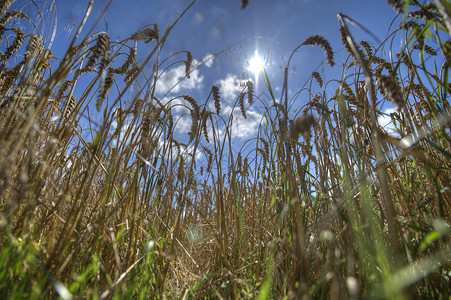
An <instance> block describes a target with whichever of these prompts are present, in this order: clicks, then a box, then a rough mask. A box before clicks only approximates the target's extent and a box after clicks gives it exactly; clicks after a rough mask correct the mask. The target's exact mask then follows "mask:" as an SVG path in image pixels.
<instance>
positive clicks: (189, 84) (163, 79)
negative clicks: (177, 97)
mask: <svg viewBox="0 0 451 300" xmlns="http://www.w3.org/2000/svg"><path fill="white" fill-rule="evenodd" d="M185 75H186V73H185V65H180V66H178V67H175V68H173V69H169V70H166V71H165V72H164V73H163V74H161V76H160V78H159V79H158V80H157V83H156V86H155V91H156V92H157V94H165V93H167V92H168V91H171V93H178V92H179V91H186V90H193V89H199V88H202V86H203V85H202V83H203V81H204V76H203V75H200V74H199V70H198V69H197V70H193V71H191V73H190V78H185Z"/></svg>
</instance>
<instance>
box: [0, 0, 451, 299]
mask: <svg viewBox="0 0 451 300" xmlns="http://www.w3.org/2000/svg"><path fill="white" fill-rule="evenodd" d="M13 2H14V1H3V2H2V3H1V5H2V6H1V7H0V11H1V12H2V15H1V19H0V31H1V32H0V34H1V35H0V38H1V39H2V40H1V42H2V47H4V49H5V51H4V53H2V54H1V57H0V82H1V84H0V101H1V102H0V202H1V203H0V260H1V266H2V268H1V271H0V294H1V295H2V296H4V297H10V298H56V297H58V296H60V297H62V298H64V299H71V298H72V297H76V298H95V299H99V298H100V299H110V298H126V299H130V298H139V299H146V298H163V297H168V298H169V297H170V298H184V299H187V298H203V297H205V298H256V297H259V298H260V299H267V298H288V299H298V298H302V297H305V298H306V299H307V298H317V299H323V298H332V299H359V298H394V299H401V298H404V299H410V298H431V299H448V298H449V297H451V288H450V286H451V284H450V276H451V273H450V257H451V244H450V233H451V228H450V222H451V216H450V212H451V194H450V193H451V192H450V182H451V180H450V168H451V164H450V161H451V160H450V158H451V144H450V142H451V138H450V127H449V125H450V106H449V103H448V97H449V96H448V95H449V66H450V57H451V46H450V45H451V44H450V41H449V34H450V33H451V32H450V29H451V27H450V25H449V24H451V23H450V17H449V16H450V13H451V12H450V11H449V8H448V6H447V2H445V1H436V2H431V3H425V4H421V3H419V2H417V1H410V5H404V4H403V3H401V2H398V1H389V2H394V3H391V4H392V5H394V7H395V8H396V9H398V10H399V12H400V13H401V14H404V15H403V17H402V16H400V17H398V18H397V19H396V20H395V23H396V22H398V24H397V26H398V27H393V28H392V32H391V34H390V35H389V36H388V38H387V39H386V40H384V41H383V42H381V43H380V44H379V45H374V44H371V43H369V42H367V41H356V40H355V39H354V38H353V36H352V31H353V27H352V26H351V25H350V24H353V23H352V22H351V21H352V20H351V19H350V17H348V16H344V15H339V22H340V25H341V30H340V33H337V34H341V37H342V40H343V44H344V48H345V49H346V50H347V51H348V53H349V56H348V58H347V59H346V61H345V62H344V63H343V69H342V76H341V78H337V79H328V80H326V79H325V78H322V76H321V75H320V74H319V73H318V72H314V73H312V76H311V78H310V80H309V83H310V84H308V85H306V86H308V88H303V89H302V90H299V91H298V92H297V93H296V94H295V96H293V97H292V98H289V97H288V84H289V81H288V74H289V72H288V68H289V65H288V64H287V68H286V72H285V82H284V90H283V93H282V96H281V98H280V100H279V99H277V98H276V95H274V93H273V90H272V87H271V82H270V80H269V77H268V75H267V74H266V73H264V74H263V75H264V78H265V83H266V86H267V88H268V90H269V92H270V95H271V96H270V97H271V98H272V99H260V98H259V97H258V96H257V95H255V94H254V93H253V85H252V82H248V83H247V84H246V85H245V86H244V87H243V90H242V93H241V94H240V96H239V97H238V98H237V102H236V107H237V109H238V107H239V109H240V110H241V113H242V114H243V116H244V117H246V105H244V104H245V103H244V102H245V101H248V102H249V103H250V104H252V103H253V102H254V101H258V102H260V103H261V104H262V105H263V106H264V107H265V123H264V124H266V126H262V127H261V130H260V131H259V133H258V135H257V136H256V137H255V138H254V139H252V140H250V141H249V144H252V143H254V145H255V147H254V148H253V149H252V150H249V151H247V152H244V151H243V150H241V151H239V152H238V153H236V152H235V153H234V152H233V151H231V150H232V148H233V147H232V138H233V136H231V132H230V128H231V126H232V123H233V122H234V120H233V118H231V117H230V118H228V119H227V118H225V117H224V115H222V114H220V111H221V93H220V92H221V91H220V90H219V88H218V87H216V86H214V87H212V89H211V93H210V94H209V95H205V97H204V99H202V100H201V101H199V99H197V100H196V99H194V98H193V97H191V96H190V95H183V94H182V95H180V96H179V97H176V98H173V99H171V100H169V101H167V102H166V103H165V102H162V101H163V99H158V98H157V97H156V94H155V86H156V83H157V82H158V80H160V76H162V74H163V73H164V72H166V71H167V70H169V69H170V67H171V66H168V65H167V62H166V61H165V60H164V59H161V58H160V57H159V53H160V51H161V48H162V47H163V46H164V43H165V41H166V38H167V36H168V35H169V34H170V31H171V29H172V28H173V26H175V25H176V23H177V21H176V22H175V23H174V24H173V26H171V27H169V28H168V30H166V32H165V33H164V34H161V33H160V29H159V27H158V25H157V24H152V25H149V26H147V27H145V28H142V29H141V30H139V31H137V32H136V33H134V34H133V35H131V36H130V37H129V38H127V39H125V40H123V41H120V42H113V41H112V40H111V39H110V37H109V36H108V35H107V34H106V33H97V34H91V35H88V36H86V37H84V38H82V37H81V33H82V32H84V31H83V26H84V22H85V20H84V21H83V22H82V23H81V24H80V27H79V28H78V30H77V32H76V34H75V36H74V39H73V40H72V42H71V43H70V45H69V46H68V50H67V52H66V54H65V56H64V57H63V58H62V59H61V61H60V62H59V64H57V65H53V64H51V63H49V61H51V60H50V59H51V57H52V52H51V51H50V50H49V49H45V47H44V44H43V40H42V37H41V36H39V31H38V30H37V29H36V27H34V24H33V23H32V20H31V19H30V18H29V17H28V16H27V15H25V14H24V13H23V12H20V11H11V10H8V9H9V7H10V5H11V4H12V3H13ZM193 3H194V2H193ZM90 5H92V4H90ZM246 5H247V2H246V4H244V2H243V8H244V7H246ZM249 9H250V8H249ZM89 10H90V7H88V10H87V12H86V15H85V18H88V17H89ZM185 12H186V11H185ZM182 15H183V14H182ZM182 15H181V16H180V17H182ZM12 20H14V21H19V20H20V22H12ZM23 23H26V24H28V25H29V26H28V27H19V26H15V25H17V24H23ZM30 26H31V28H35V30H34V31H32V30H31V31H30V32H23V31H22V29H21V28H29V27H30ZM398 37H402V39H403V40H404V41H406V43H405V46H404V47H403V48H401V49H397V48H396V46H394V44H393V41H395V39H396V38H398ZM141 43H148V44H149V46H150V47H152V50H151V51H149V52H148V53H150V54H149V55H148V56H147V57H146V58H145V59H144V60H143V62H142V63H141V64H138V62H137V60H136V53H135V45H140V44H141ZM307 46H319V47H321V48H322V49H323V50H324V51H325V62H327V63H329V64H330V65H333V64H334V57H333V56H334V52H333V50H332V48H331V46H330V45H329V43H328V42H327V40H326V39H325V38H323V37H320V36H312V37H309V38H308V39H307V40H306V41H305V42H303V43H302V44H301V46H300V47H299V51H302V47H307ZM293 53H294V52H293ZM174 57H177V58H180V60H179V61H178V62H176V64H185V67H186V76H187V77H189V76H190V72H191V67H192V62H193V58H192V55H191V53H190V52H188V51H183V52H179V53H175V54H174ZM291 59H296V57H295V56H292V57H291V58H290V60H291ZM149 70H150V71H149ZM143 80H144V81H143ZM132 85H134V89H133V91H134V92H133V94H132V100H131V101H125V100H124V99H126V97H125V96H126V95H129V94H131V92H130V87H131V86H132ZM136 87H138V88H136ZM330 91H333V92H332V94H329V93H330ZM300 95H303V96H304V97H303V98H308V99H309V101H308V102H307V103H306V104H302V105H303V106H302V107H301V108H300V109H299V103H298V102H299V100H298V99H299V96H300ZM387 100H388V101H391V102H392V103H393V105H394V106H396V107H397V109H396V110H394V111H393V112H392V113H390V115H387V114H386V113H384V112H383V111H381V105H382V103H383V102H384V101H387ZM212 102H214V105H213V106H211V105H209V103H212ZM267 103H273V104H271V105H268V104H267ZM180 105H181V106H184V107H185V108H187V109H188V110H189V111H190V117H191V118H190V121H191V123H192V125H191V129H190V132H188V133H187V135H186V141H185V140H183V141H181V140H177V139H176V137H175V135H174V128H175V127H176V126H177V125H178V124H179V123H181V122H182V120H181V117H179V116H178V115H177V114H175V113H174V109H175V107H176V106H180ZM213 107H214V111H212V110H211V108H213ZM95 110H97V111H98V112H99V113H98V115H100V116H101V118H100V120H101V121H100V122H96V121H94V118H92V117H91V116H92V115H94V114H95V113H96V112H95ZM381 117H385V118H390V120H391V122H392V124H393V127H394V128H395V129H394V130H395V131H396V134H394V133H388V132H387V130H385V129H384V128H383V127H382V126H381V124H380V122H379V120H380V118H381ZM81 124H88V126H81ZM221 124H225V125H227V127H226V129H227V130H226V132H225V134H223V135H221V134H219V126H220V125H221ZM86 127H88V128H90V130H89V134H86V133H85V132H83V130H82V128H86ZM161 141H164V142H161ZM198 151H202V152H203V153H204V154H205V157H206V161H207V164H206V165H198V164H197V163H196V158H195V154H196V152H198ZM226 154H228V155H229V156H230V159H229V160H228V163H227V164H226V163H225V160H223V159H222V157H223V156H225V155H226Z"/></svg>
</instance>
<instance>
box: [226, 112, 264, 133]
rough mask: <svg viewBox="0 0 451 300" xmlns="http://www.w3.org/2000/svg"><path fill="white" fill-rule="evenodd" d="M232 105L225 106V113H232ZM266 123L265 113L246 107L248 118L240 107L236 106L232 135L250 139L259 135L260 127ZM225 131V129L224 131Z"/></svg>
mask: <svg viewBox="0 0 451 300" xmlns="http://www.w3.org/2000/svg"><path fill="white" fill-rule="evenodd" d="M231 111H232V107H230V106H227V107H224V114H230V113H231ZM260 123H261V124H264V123H265V119H264V118H263V115H262V114H260V113H258V112H256V111H252V110H248V109H246V118H244V116H243V115H242V113H241V111H240V109H239V108H235V110H234V111H233V120H232V128H231V131H232V137H234V138H241V139H248V138H250V137H252V136H256V135H257V131H258V127H259V126H260ZM224 132H225V131H224Z"/></svg>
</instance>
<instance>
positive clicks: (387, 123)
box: [377, 108, 400, 138]
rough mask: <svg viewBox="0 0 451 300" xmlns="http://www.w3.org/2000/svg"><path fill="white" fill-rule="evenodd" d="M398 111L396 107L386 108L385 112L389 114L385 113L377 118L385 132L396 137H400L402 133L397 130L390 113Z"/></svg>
mask: <svg viewBox="0 0 451 300" xmlns="http://www.w3.org/2000/svg"><path fill="white" fill-rule="evenodd" d="M394 112H396V109H395V108H388V109H386V110H385V112H384V114H387V115H383V116H379V117H378V118H377V122H378V123H379V125H380V126H381V127H382V128H383V129H384V130H385V132H386V133H387V134H388V135H390V136H392V137H396V138H399V137H400V134H399V132H398V131H397V130H396V127H395V125H394V124H393V121H392V119H391V116H390V114H391V113H394Z"/></svg>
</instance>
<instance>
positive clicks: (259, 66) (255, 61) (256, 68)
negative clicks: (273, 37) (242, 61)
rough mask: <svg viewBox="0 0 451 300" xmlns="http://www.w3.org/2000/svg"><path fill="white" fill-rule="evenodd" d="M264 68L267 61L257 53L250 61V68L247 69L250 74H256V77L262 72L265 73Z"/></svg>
mask: <svg viewBox="0 0 451 300" xmlns="http://www.w3.org/2000/svg"><path fill="white" fill-rule="evenodd" d="M264 68H265V61H264V60H263V58H261V56H260V55H258V53H257V52H255V55H254V57H252V58H251V59H250V60H249V66H248V68H247V69H248V70H249V71H250V72H252V73H254V75H255V76H258V74H260V72H261V71H263V69H264Z"/></svg>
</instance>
